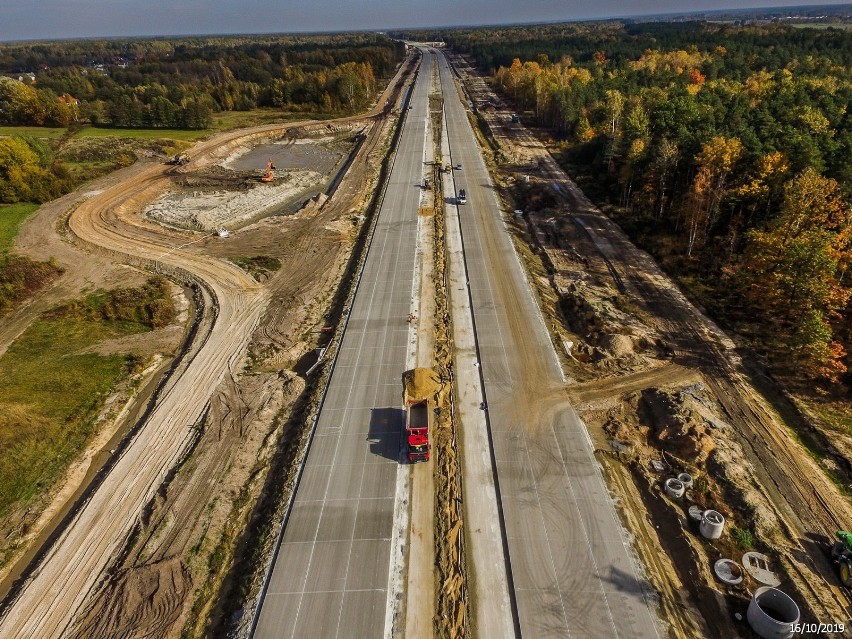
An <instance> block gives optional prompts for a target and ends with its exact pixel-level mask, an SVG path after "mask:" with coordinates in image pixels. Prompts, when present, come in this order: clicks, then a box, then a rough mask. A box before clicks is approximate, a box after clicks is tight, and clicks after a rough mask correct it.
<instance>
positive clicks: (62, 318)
mask: <svg viewBox="0 0 852 639" xmlns="http://www.w3.org/2000/svg"><path fill="white" fill-rule="evenodd" d="M174 317H175V309H174V306H173V303H172V298H171V293H170V291H169V286H168V283H167V282H166V281H165V280H163V279H161V278H153V279H151V280H149V281H148V282H147V283H146V284H145V285H144V286H141V287H138V288H123V289H116V290H114V291H109V292H100V293H97V294H93V295H90V296H88V297H86V298H84V299H80V300H76V301H74V302H71V303H68V304H66V305H64V306H61V307H59V308H56V309H54V310H53V311H51V312H49V313H47V314H45V315H44V316H42V317H41V318H40V319H39V320H37V321H36V322H34V323H33V324H32V325H31V326H30V327H29V328H28V329H27V330H26V331H25V332H24V333H23V334H22V335H21V337H19V338H18V339H17V340H16V341H15V342H14V343H12V345H11V346H10V347H9V350H8V351H6V353H5V354H4V355H3V357H2V358H0V379H2V380H3V383H2V384H0V518H4V519H6V521H5V522H4V523H2V524H0V530H3V529H5V530H6V533H7V534H6V535H4V537H5V538H7V539H8V538H9V535H10V534H11V535H12V536H13V538H14V537H15V536H20V535H21V534H23V533H25V532H26V528H25V527H24V528H19V529H18V530H9V529H8V526H9V524H10V522H9V521H8V519H7V518H8V517H9V516H10V515H13V517H12V518H13V520H15V521H13V522H11V523H12V524H15V523H16V522H17V519H18V517H17V516H15V513H17V515H18V516H20V515H21V513H22V512H23V511H24V510H26V507H27V504H28V503H29V502H30V501H31V500H32V499H33V498H35V497H37V496H40V495H42V494H43V493H44V492H45V491H46V490H48V489H49V488H50V487H51V486H52V485H53V483H54V482H55V481H56V479H57V478H58V477H59V475H60V474H61V473H62V472H64V470H65V468H67V466H68V464H69V463H70V462H71V460H73V459H74V458H75V457H76V456H77V455H78V454H79V453H80V452H81V450H82V449H83V448H84V447H85V446H86V444H87V443H88V441H89V440H90V438H91V437H92V435H93V434H94V432H95V428H96V426H97V421H98V416H99V414H100V412H101V411H102V409H103V407H104V401H105V400H106V398H107V396H108V395H109V394H110V393H111V392H112V391H114V390H115V388H116V385H117V384H118V383H119V381H120V380H122V379H124V378H125V377H126V376H127V375H128V374H129V373H131V372H132V371H133V370H134V368H135V366H136V365H137V361H136V360H135V359H134V358H132V357H130V356H124V355H100V354H97V353H96V352H94V351H93V350H91V347H93V346H94V345H96V344H97V343H98V342H100V341H102V340H106V339H111V338H116V337H121V336H124V335H130V334H133V333H141V332H145V331H149V330H152V329H154V328H159V327H161V326H165V325H166V324H168V323H170V322H171V321H173V319H174ZM20 525H21V526H26V524H25V523H21V524H20ZM3 546H4V547H2V548H0V565H2V564H3V563H4V562H5V559H6V557H7V556H8V555H7V553H8V551H9V550H11V548H10V547H9V546H7V545H6V544H5V543H4V544H3Z"/></svg>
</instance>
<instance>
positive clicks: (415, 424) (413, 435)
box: [405, 399, 431, 463]
mask: <svg viewBox="0 0 852 639" xmlns="http://www.w3.org/2000/svg"><path fill="white" fill-rule="evenodd" d="M405 433H406V435H407V436H408V461H409V462H412V463H414V462H419V461H429V451H430V449H431V445H430V444H429V402H428V401H427V400H425V399H418V400H409V401H408V411H407V413H406V416H405Z"/></svg>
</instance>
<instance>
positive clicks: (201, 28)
mask: <svg viewBox="0 0 852 639" xmlns="http://www.w3.org/2000/svg"><path fill="white" fill-rule="evenodd" d="M844 4H848V2H824V1H816V2H795V1H794V2H783V1H782V2H779V1H778V0H763V1H761V0H697V1H695V2H685V1H684V0H659V1H655V0H635V1H634V2H630V3H624V2H622V1H620V0H576V1H575V2H573V3H571V4H570V6H567V3H566V2H565V1H564V0H526V1H524V2H521V1H518V0H468V1H467V2H464V3H460V2H457V1H452V0H433V1H432V2H428V3H423V2H413V1H412V0H376V1H370V2H366V1H365V0H313V1H312V2H310V3H297V2H293V1H292V0H285V2H275V1H274V0H245V1H244V2H240V3H236V4H235V3H233V2H228V1H226V0H44V1H43V2H40V3H38V4H33V3H32V2H30V1H29V0H5V1H4V2H3V4H2V6H0V41H10V40H43V39H64V38H86V37H128V36H173V35H213V34H231V33H293V32H317V31H355V30H389V29H403V28H416V27H432V26H474V25H493V24H514V23H524V22H526V23H529V22H549V21H561V20H564V21H571V20H593V19H606V18H615V17H622V16H641V15H656V14H662V13H692V12H700V11H714V10H725V9H749V8H773V7H784V6H790V7H798V6H820V5H836V6H842V5H844Z"/></svg>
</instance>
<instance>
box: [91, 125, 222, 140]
mask: <svg viewBox="0 0 852 639" xmlns="http://www.w3.org/2000/svg"><path fill="white" fill-rule="evenodd" d="M207 135H210V130H209V129H205V130H202V131H188V130H184V129H101V128H97V127H91V126H87V127H84V128H82V129H80V131H79V132H78V133H77V135H76V137H79V138H134V139H141V140H187V141H193V140H198V139H201V138H203V137H204V136H207Z"/></svg>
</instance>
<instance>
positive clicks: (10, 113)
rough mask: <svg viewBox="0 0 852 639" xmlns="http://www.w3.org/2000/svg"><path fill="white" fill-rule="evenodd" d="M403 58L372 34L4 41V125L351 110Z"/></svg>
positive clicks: (163, 124) (0, 65)
mask: <svg viewBox="0 0 852 639" xmlns="http://www.w3.org/2000/svg"><path fill="white" fill-rule="evenodd" d="M404 53H405V51H404V46H403V45H402V43H400V42H394V41H392V40H390V39H388V38H387V37H385V36H380V35H374V34H354V35H343V34H341V35H323V36H275V37H273V36H253V37H249V36H245V37H221V38H213V37H209V38H185V39H150V40H74V41H63V42H36V43H14V44H5V45H0V76H5V77H2V78H0V124H7V125H30V126H69V125H71V124H74V123H80V122H90V123H92V124H94V125H107V126H114V127H151V128H187V129H204V128H207V127H208V126H210V121H211V120H210V117H211V113H213V112H217V111H248V110H251V109H255V108H258V107H272V108H279V109H284V110H287V111H325V112H337V111H339V112H354V111H356V110H358V109H361V108H363V107H364V106H365V105H367V104H369V103H370V101H371V100H372V98H373V97H374V95H375V91H376V78H377V77H378V78H383V77H388V76H389V75H390V74H391V73H392V72H393V70H394V69H395V67H396V65H397V64H398V63H399V62H400V61H401V60H402V57H403V56H404ZM33 78H34V79H33Z"/></svg>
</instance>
